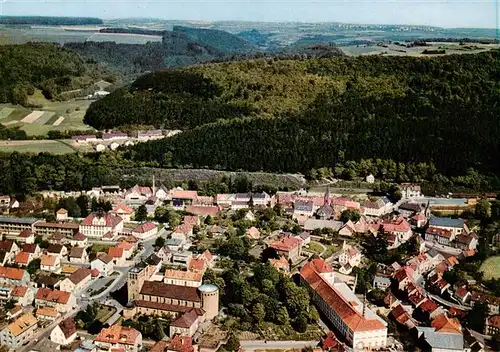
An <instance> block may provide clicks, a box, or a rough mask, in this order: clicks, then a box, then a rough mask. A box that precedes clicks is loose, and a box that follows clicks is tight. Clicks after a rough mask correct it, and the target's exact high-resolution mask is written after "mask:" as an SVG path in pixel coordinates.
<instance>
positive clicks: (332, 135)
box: [87, 51, 500, 174]
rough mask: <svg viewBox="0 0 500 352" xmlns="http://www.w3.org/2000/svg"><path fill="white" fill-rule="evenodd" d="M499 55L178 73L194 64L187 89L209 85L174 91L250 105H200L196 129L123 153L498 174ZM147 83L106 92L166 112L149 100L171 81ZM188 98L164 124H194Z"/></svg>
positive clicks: (250, 165)
mask: <svg viewBox="0 0 500 352" xmlns="http://www.w3.org/2000/svg"><path fill="white" fill-rule="evenodd" d="M499 55H500V54H499V52H498V51H494V52H488V53H481V54H475V55H450V56H443V57H433V58H409V57H401V58H397V57H376V56H370V57H357V58H340V57H336V58H329V59H309V60H284V61H274V60H260V61H259V60H253V61H246V62H235V63H222V64H214V65H205V66H200V67H194V68H191V69H189V70H183V71H179V74H181V75H184V74H193V73H196V74H197V75H196V77H198V80H196V79H195V80H193V87H199V86H200V81H199V80H202V81H203V84H205V85H208V86H210V87H212V88H211V90H210V91H212V92H213V93H211V95H210V96H203V97H202V96H200V95H199V92H196V91H195V90H193V89H194V88H190V90H188V89H187V87H179V86H177V87H176V88H175V89H174V95H178V94H179V91H183V92H184V93H183V94H186V96H196V97H198V99H201V101H203V99H205V100H207V101H216V102H221V103H224V104H231V106H234V104H246V106H247V108H248V110H250V111H251V113H243V114H240V115H239V118H235V117H236V116H229V117H231V119H230V118H226V119H225V120H224V121H218V122H215V123H211V124H208V122H212V121H214V120H217V118H216V116H217V114H216V113H214V115H210V114H209V113H205V114H203V119H202V121H199V120H197V121H196V122H197V123H198V124H199V125H200V126H199V127H197V128H194V129H192V130H190V131H187V132H184V133H181V134H179V135H177V136H175V137H172V138H169V139H167V140H163V141H157V142H151V143H147V144H142V145H139V146H136V147H134V148H132V149H131V151H130V152H129V155H128V157H130V158H132V159H135V160H138V161H139V160H140V161H155V162H158V163H159V164H160V165H164V166H172V165H174V166H190V167H210V168H219V169H228V170H236V169H243V170H263V171H280V172H296V171H302V172H306V171H307V170H310V169H312V168H318V167H322V166H329V167H334V166H335V165H336V163H338V162H343V161H344V160H360V159H366V158H382V159H391V160H393V161H395V162H396V163H397V162H404V163H415V164H417V163H420V162H422V163H427V164H431V163H433V164H434V165H435V166H436V167H437V169H438V170H439V171H440V172H443V173H444V174H463V172H464V170H466V169H467V168H468V167H474V168H477V169H480V170H482V171H485V172H495V173H497V172H500V167H499V164H498V162H497V160H498V157H499V156H500V124H499V120H498V116H499V113H500V111H499V110H500V101H499V100H500V83H499V80H498V77H500V66H499V65H498V62H499V61H498V60H499V59H500V57H499ZM199 75H203V78H200V77H201V76H199ZM157 77H160V76H157ZM143 81H144V79H143ZM146 81H148V82H149V85H145V86H142V87H136V88H137V89H138V90H137V91H134V90H133V89H132V90H130V91H129V92H127V93H126V94H124V95H123V96H119V95H114V96H112V98H113V99H116V100H117V102H118V103H119V104H122V103H123V99H125V97H126V99H128V100H129V107H130V106H133V105H134V104H136V103H138V102H139V101H140V104H146V105H145V106H147V107H153V106H154V107H155V108H156V109H158V111H162V106H163V102H162V101H161V100H158V99H156V97H157V95H158V94H165V96H166V97H167V100H168V97H169V96H171V97H173V96H174V95H171V94H172V93H168V92H172V89H173V88H172V87H168V88H167V87H163V86H162V85H161V84H160V81H161V80H160V81H158V82H154V80H146ZM146 87H147V90H146V91H144V90H141V89H144V88H146ZM161 91H164V92H165V93H161ZM203 91H205V90H203ZM152 97H154V98H153V99H151V98H152ZM173 99H176V100H177V98H173ZM151 101H154V102H155V104H153V103H151ZM189 101H190V99H185V100H182V101H180V102H179V104H178V105H176V107H177V108H178V109H177V110H176V111H175V115H173V114H172V113H170V114H169V113H167V110H163V112H164V113H165V114H164V116H166V120H165V124H166V125H170V124H175V125H177V126H179V127H184V128H191V127H193V126H195V125H196V123H193V122H194V121H195V120H192V119H191V117H190V115H192V112H191V110H190V109H192V108H193V106H192V105H191V104H190V103H189ZM103 102H105V100H102V101H100V102H98V103H96V104H93V105H95V107H94V106H92V107H91V109H90V110H89V113H91V111H92V110H93V111H92V113H93V114H95V115H94V116H99V113H98V109H96V108H97V107H98V106H100V105H101V104H103ZM198 104H199V103H198V102H197V103H196V104H195V106H198ZM139 106H140V108H141V109H142V108H144V106H143V105H139ZM108 107H109V109H113V107H112V104H108ZM135 113H138V111H136V112H135ZM135 113H130V115H134V114H135ZM217 113H218V112H217ZM117 115H118V114H117ZM145 115H146V114H144V115H143V116H144V117H145V118H147V116H145ZM156 115H157V116H161V114H160V113H156ZM89 116H92V114H90V115H89V114H87V117H89ZM112 116H113V114H109V115H108V119H109V118H111V117H112ZM245 116H246V117H245ZM203 121H204V122H206V123H205V124H203ZM107 123H109V121H107ZM181 124H184V126H180V125H181Z"/></svg>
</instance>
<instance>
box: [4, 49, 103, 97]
mask: <svg viewBox="0 0 500 352" xmlns="http://www.w3.org/2000/svg"><path fill="white" fill-rule="evenodd" d="M102 74H103V72H102V71H101V70H99V69H98V68H97V67H96V66H95V65H92V64H90V63H89V62H86V61H85V60H84V59H83V58H82V57H81V56H80V55H78V54H77V53H75V52H73V51H71V50H68V49H64V48H61V47H59V46H57V45H53V44H40V43H38V44H37V43H29V44H23V45H2V46H0V102H1V103H13V104H21V105H27V100H28V96H29V95H32V94H33V93H34V90H35V89H40V90H41V91H42V93H43V95H44V96H45V97H46V98H47V99H53V98H55V97H56V96H57V94H59V93H61V92H63V91H68V90H73V89H78V88H81V87H84V86H88V85H91V84H93V83H94V82H96V81H98V80H99V79H100V77H101V76H102Z"/></svg>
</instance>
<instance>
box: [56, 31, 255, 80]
mask: <svg viewBox="0 0 500 352" xmlns="http://www.w3.org/2000/svg"><path fill="white" fill-rule="evenodd" d="M104 32H106V33H131V34H134V33H137V34H144V33H146V32H148V33H149V32H151V33H152V34H159V33H160V31H142V30H137V29H122V28H107V29H105V30H104ZM151 33H150V34H151ZM161 34H162V42H161V43H158V42H149V43H147V44H117V43H115V42H90V41H88V42H82V43H68V44H65V47H67V48H69V49H72V50H74V51H76V52H78V53H79V54H80V55H82V56H84V57H87V58H89V59H92V60H93V61H95V62H97V63H100V64H103V65H104V66H105V67H106V68H108V69H111V70H114V71H116V72H119V73H122V74H138V73H144V72H147V71H153V70H157V69H161V68H178V67H185V66H189V65H193V64H197V63H201V62H207V61H211V60H214V59H221V58H224V57H225V56H227V55H230V54H233V53H237V52H240V51H241V52H243V51H245V52H246V51H251V50H253V49H251V48H250V45H249V44H248V43H247V42H245V41H243V40H242V39H240V38H238V37H236V36H234V35H232V34H229V33H226V32H222V31H215V30H209V29H206V30H199V29H193V30H190V29H189V28H185V27H175V28H174V30H173V31H161Z"/></svg>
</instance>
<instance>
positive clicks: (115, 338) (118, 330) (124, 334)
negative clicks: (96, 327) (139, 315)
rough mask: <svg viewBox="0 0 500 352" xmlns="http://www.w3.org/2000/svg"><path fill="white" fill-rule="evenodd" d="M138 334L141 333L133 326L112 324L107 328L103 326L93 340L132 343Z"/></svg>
mask: <svg viewBox="0 0 500 352" xmlns="http://www.w3.org/2000/svg"><path fill="white" fill-rule="evenodd" d="M140 334H141V333H140V332H139V331H137V330H136V329H134V328H129V327H125V326H121V325H113V326H110V327H109V328H103V329H102V330H101V332H100V333H99V335H97V336H96V338H95V341H98V342H108V343H119V344H122V345H134V344H135V343H136V341H137V339H138V338H139V336H140Z"/></svg>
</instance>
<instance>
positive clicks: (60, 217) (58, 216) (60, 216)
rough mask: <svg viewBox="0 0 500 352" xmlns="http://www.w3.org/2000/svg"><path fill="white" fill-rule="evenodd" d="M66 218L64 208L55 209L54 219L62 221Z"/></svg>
mask: <svg viewBox="0 0 500 352" xmlns="http://www.w3.org/2000/svg"><path fill="white" fill-rule="evenodd" d="M67 219H68V211H67V210H66V209H64V208H61V209H59V210H58V211H56V220H57V221H64V220H67Z"/></svg>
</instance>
